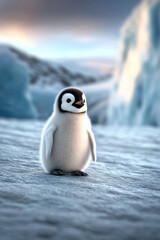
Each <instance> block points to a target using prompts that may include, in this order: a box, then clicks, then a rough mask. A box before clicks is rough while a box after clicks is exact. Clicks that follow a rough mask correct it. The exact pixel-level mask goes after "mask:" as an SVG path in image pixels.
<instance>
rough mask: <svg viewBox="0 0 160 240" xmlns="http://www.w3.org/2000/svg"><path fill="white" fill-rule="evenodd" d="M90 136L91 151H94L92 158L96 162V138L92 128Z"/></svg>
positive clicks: (89, 130)
mask: <svg viewBox="0 0 160 240" xmlns="http://www.w3.org/2000/svg"><path fill="white" fill-rule="evenodd" d="M88 136H89V142H90V147H91V153H92V159H93V161H94V162H96V158H97V157H96V142H95V138H94V134H93V132H92V130H91V129H88Z"/></svg>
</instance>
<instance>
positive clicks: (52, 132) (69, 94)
mask: <svg viewBox="0 0 160 240" xmlns="http://www.w3.org/2000/svg"><path fill="white" fill-rule="evenodd" d="M91 156H92V159H93V161H96V143H95V139H94V134H93V132H92V130H91V122H90V120H89V117H88V115H87V102H86V97H85V95H84V93H83V92H82V91H81V90H80V89H78V88H73V87H69V88H65V89H63V90H62V91H61V92H60V93H59V94H58V95H57V97H56V100H55V104H54V111H53V113H52V115H51V116H50V118H49V119H48V121H47V122H46V124H45V126H44V128H43V131H42V136H41V144H40V161H41V163H42V166H43V168H44V170H45V171H46V172H48V173H51V174H54V175H65V174H66V173H71V175H75V176H86V175H87V174H86V173H84V172H83V171H82V170H84V169H85V168H86V167H87V166H88V164H89V161H90V157H91Z"/></svg>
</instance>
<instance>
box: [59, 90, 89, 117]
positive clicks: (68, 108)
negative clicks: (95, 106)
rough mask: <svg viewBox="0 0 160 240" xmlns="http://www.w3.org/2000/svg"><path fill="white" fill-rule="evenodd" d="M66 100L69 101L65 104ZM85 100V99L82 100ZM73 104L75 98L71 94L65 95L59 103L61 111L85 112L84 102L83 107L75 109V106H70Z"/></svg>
mask: <svg viewBox="0 0 160 240" xmlns="http://www.w3.org/2000/svg"><path fill="white" fill-rule="evenodd" d="M67 99H70V100H71V101H70V102H67ZM83 99H85V98H83ZM74 102H75V97H74V96H73V95H72V94H71V93H65V94H64V95H63V97H62V103H61V109H62V110H63V111H67V112H73V113H81V112H86V111H87V105H86V102H85V104H84V106H83V107H81V108H76V107H75V106H72V104H73V103H74Z"/></svg>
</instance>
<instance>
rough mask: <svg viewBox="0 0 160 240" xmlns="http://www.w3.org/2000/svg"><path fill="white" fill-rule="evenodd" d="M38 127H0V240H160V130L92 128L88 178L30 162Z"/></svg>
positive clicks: (10, 123)
mask: <svg viewBox="0 0 160 240" xmlns="http://www.w3.org/2000/svg"><path fill="white" fill-rule="evenodd" d="M42 126H43V122H38V121H33V120H32V121H31V120H30V121H22V120H5V119H1V120H0V169H1V174H0V239H1V240H8V239H12V240H14V239H15V240H23V239H27V240H28V239H34V240H36V239H56V240H59V239H66V240H72V239H74V240H75V239H83V240H84V239H87V240H88V239H89V240H92V239H93V240H94V239H95V240H97V239H100V240H103V239H104V240H106V239H109V240H110V239H111V240H112V239H113V240H114V239H115V240H123V239H145V240H147V239H148V240H150V239H152V240H153V239H154V240H156V239H157V240H158V239H160V177H159V176H160V164H159V159H160V147H159V146H160V138H159V136H160V129H157V128H149V127H148V128H147V127H144V128H129V127H121V128H118V127H117V128H114V127H104V126H96V127H94V132H95V135H96V141H97V155H98V161H97V163H91V165H90V167H89V168H88V169H87V173H88V174H89V176H88V177H72V176H62V177H58V176H52V175H48V174H46V173H44V172H43V170H42V168H41V166H40V165H39V160H38V149H39V142H40V133H41V129H42Z"/></svg>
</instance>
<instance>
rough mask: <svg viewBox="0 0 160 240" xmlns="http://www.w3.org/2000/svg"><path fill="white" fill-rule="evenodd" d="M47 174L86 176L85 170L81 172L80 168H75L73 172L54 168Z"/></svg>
mask: <svg viewBox="0 0 160 240" xmlns="http://www.w3.org/2000/svg"><path fill="white" fill-rule="evenodd" d="M49 174H50V175H54V176H74V177H87V176H88V174H87V173H86V172H83V171H80V170H76V171H73V172H64V171H62V170H60V169H54V170H52V171H51V172H50V173H49Z"/></svg>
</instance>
